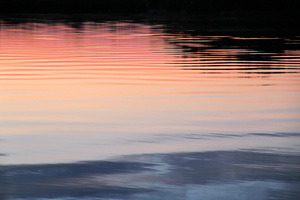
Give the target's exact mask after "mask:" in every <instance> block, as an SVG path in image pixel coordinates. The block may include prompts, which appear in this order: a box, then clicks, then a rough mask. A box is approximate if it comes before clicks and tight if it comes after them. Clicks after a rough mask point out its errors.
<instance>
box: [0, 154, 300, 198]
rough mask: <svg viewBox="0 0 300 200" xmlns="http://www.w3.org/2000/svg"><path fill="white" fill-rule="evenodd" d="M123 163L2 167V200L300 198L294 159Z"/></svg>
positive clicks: (192, 157)
mask: <svg viewBox="0 0 300 200" xmlns="http://www.w3.org/2000/svg"><path fill="white" fill-rule="evenodd" d="M121 160H122V159H121ZM123 160H127V161H111V162H107V161H95V162H81V163H72V164H71V163H70V164H39V165H14V166H1V167H0V180H1V182H0V186H1V190H0V198H1V199H14V198H24V199H32V198H68V197H73V198H85V199H89V198H91V199H92V198H95V197H97V198H104V199H106V198H107V199H110V198H116V199H119V198H120V199H173V198H175V197H176V199H199V198H204V199H206V198H211V199H239V198H240V197H242V196H244V197H247V199H258V200H260V199H287V200H291V199H295V200H296V199H299V197H300V193H299V190H298V189H297V188H299V186H300V175H299V166H300V159H299V156H297V155H280V154H273V153H260V152H251V151H217V152H203V153H179V154H150V155H137V156H129V157H125V158H124V159H123ZM227 190H230V191H231V192H228V191H227ZM236 195H239V196H236Z"/></svg>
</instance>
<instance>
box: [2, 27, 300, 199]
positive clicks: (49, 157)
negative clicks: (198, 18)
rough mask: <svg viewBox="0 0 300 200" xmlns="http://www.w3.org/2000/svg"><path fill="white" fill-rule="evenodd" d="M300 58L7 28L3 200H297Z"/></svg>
mask: <svg viewBox="0 0 300 200" xmlns="http://www.w3.org/2000/svg"><path fill="white" fill-rule="evenodd" d="M175 27H176V26H175ZM299 44H300V37H297V36H294V35H292V36H282V35H281V36H274V35H272V36H270V35H259V36H257V35H255V36H253V35H251V36H247V35H246V36H245V35H243V36H242V35H236V34H228V33H225V32H221V31H219V32H217V33H213V34H207V33H206V34H195V33H194V34H191V33H190V32H189V31H186V32H184V31H179V30H176V29H171V28H170V27H169V28H168V26H166V25H163V24H159V23H157V24H156V25H150V24H149V23H137V22H133V21H106V22H102V23H96V22H84V23H80V24H73V23H67V22H62V21H56V22H52V23H32V22H31V23H21V24H6V23H4V22H2V24H1V28H0V62H1V63H0V67H1V68H0V113H1V114H0V163H1V165H0V199H18V198H20V199H34V198H37V199H39V198H42V199H82V198H85V199H152V200H153V199H258V200H259V199H298V198H299V196H300V194H299V190H298V189H299V188H300V184H299V183H300V175H299V168H300V159H299V152H300V147H299V145H300V143H299V136H300V132H299V130H300V104H299V100H300V65H299V64H300V50H299V49H300V48H299V46H298V45H299ZM105 160H106V161H105ZM108 160H109V161H108ZM83 161H85V162H83ZM64 163H65V164H64ZM1 188H3V189H1ZM228 191H230V192H228Z"/></svg>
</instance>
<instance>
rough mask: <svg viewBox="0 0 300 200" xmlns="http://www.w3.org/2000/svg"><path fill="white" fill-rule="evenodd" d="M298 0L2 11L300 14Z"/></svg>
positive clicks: (46, 2) (198, 0)
mask: <svg viewBox="0 0 300 200" xmlns="http://www.w3.org/2000/svg"><path fill="white" fill-rule="evenodd" d="M298 7H299V2H298V1H293V0H288V1H272V2H270V1H269V0H259V1H258V0H255V1H253V0H243V1H238V0H210V1H204V0H1V1H0V12H1V13H145V12H154V13H157V12H176V13H181V14H182V13H192V14H200V15H201V14H222V15H225V16H228V15H229V16H230V15H237V14H238V15H240V16H243V15H246V16H252V17H256V15H259V14H260V15H261V14H263V15H274V16H278V15H281V16H282V17H285V16H286V15H289V16H295V15H298V14H297V11H298Z"/></svg>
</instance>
